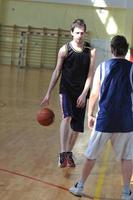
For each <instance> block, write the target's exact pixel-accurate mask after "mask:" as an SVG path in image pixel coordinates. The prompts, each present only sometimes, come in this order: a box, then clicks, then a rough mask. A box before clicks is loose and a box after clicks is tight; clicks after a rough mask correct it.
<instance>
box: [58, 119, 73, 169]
mask: <svg viewBox="0 0 133 200" xmlns="http://www.w3.org/2000/svg"><path fill="white" fill-rule="evenodd" d="M70 120H71V117H66V118H63V119H62V121H61V125H60V147H61V150H60V158H59V166H60V167H66V166H67V153H66V152H67V143H68V137H69V127H70Z"/></svg>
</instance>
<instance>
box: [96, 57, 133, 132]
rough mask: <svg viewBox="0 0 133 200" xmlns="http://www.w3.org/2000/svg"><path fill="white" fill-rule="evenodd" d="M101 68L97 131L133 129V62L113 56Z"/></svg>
mask: <svg viewBox="0 0 133 200" xmlns="http://www.w3.org/2000/svg"><path fill="white" fill-rule="evenodd" d="M99 68H100V80H101V89H100V99H99V111H98V114H97V119H96V127H95V129H96V131H100V132H112V133H113V132H130V131H133V63H132V62H130V61H128V60H126V59H117V58H113V59H110V60H108V61H105V62H103V63H102V64H101V65H99Z"/></svg>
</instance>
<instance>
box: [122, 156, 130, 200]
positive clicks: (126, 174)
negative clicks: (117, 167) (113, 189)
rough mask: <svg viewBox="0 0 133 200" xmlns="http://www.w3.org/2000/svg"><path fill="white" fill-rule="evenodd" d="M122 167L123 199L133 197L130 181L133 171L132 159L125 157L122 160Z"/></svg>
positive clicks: (127, 199) (128, 199) (126, 199)
mask: <svg viewBox="0 0 133 200" xmlns="http://www.w3.org/2000/svg"><path fill="white" fill-rule="evenodd" d="M121 169H122V177H123V191H122V200H130V199H133V194H132V195H131V189H130V182H131V178H132V172H133V163H132V160H125V159H123V160H121ZM131 196H132V197H131Z"/></svg>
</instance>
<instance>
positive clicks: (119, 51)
mask: <svg viewBox="0 0 133 200" xmlns="http://www.w3.org/2000/svg"><path fill="white" fill-rule="evenodd" d="M110 46H111V52H112V53H113V54H114V56H125V55H126V54H127V51H128V47H129V44H128V43H127V40H126V38H125V37H124V36H123V35H116V36H114V37H113V38H112V40H111V44H110Z"/></svg>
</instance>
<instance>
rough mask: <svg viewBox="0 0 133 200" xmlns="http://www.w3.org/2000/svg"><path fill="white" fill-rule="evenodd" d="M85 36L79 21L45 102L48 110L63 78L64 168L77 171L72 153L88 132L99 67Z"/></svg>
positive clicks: (61, 53)
mask: <svg viewBox="0 0 133 200" xmlns="http://www.w3.org/2000/svg"><path fill="white" fill-rule="evenodd" d="M85 32H86V24H85V23H84V21H83V20H82V19H76V20H75V21H74V22H73V23H72V26H71V35H72V37H73V40H72V41H71V42H69V43H67V44H65V45H63V46H62V47H61V48H60V50H59V53H58V59H57V64H56V67H55V70H54V72H53V74H52V78H51V81H50V84H49V87H48V90H47V93H46V95H45V96H44V98H43V100H42V102H41V105H44V106H47V105H48V104H49V100H50V96H51V92H52V90H53V88H54V86H55V85H56V83H57V80H58V78H59V76H60V75H61V81H60V88H59V94H60V104H61V110H62V113H63V116H62V121H61V125H60V144H61V150H60V156H59V166H60V167H75V163H74V160H73V154H72V149H73V146H74V144H75V142H76V139H77V137H78V135H79V133H80V132H83V131H84V117H85V110H86V102H87V98H88V97H89V88H90V84H91V81H92V77H93V72H94V65H95V49H91V48H90V45H89V44H88V43H86V42H84V35H85ZM69 129H70V130H69Z"/></svg>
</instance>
